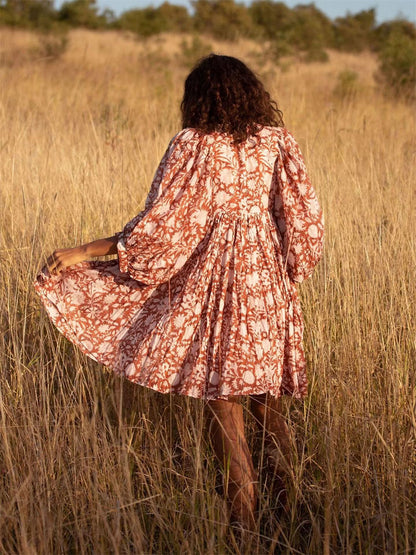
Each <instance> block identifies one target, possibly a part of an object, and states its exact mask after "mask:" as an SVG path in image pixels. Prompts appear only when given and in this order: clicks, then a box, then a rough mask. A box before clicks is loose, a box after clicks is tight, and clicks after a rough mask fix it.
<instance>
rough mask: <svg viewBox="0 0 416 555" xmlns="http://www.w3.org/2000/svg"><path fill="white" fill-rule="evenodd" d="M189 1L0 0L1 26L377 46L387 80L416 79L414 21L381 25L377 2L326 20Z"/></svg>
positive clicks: (320, 50)
mask: <svg viewBox="0 0 416 555" xmlns="http://www.w3.org/2000/svg"><path fill="white" fill-rule="evenodd" d="M191 5H192V13H190V12H189V11H188V10H187V8H186V7H184V6H177V5H174V4H171V3H169V2H164V3H163V4H162V5H161V6H158V7H152V6H148V7H145V8H140V9H133V10H128V11H125V12H123V13H121V14H120V15H119V16H116V15H115V14H114V12H112V11H111V10H103V11H101V12H100V11H99V9H98V7H97V5H96V2H95V0H72V1H67V2H64V3H63V4H62V5H61V7H60V8H55V6H54V2H53V0H0V25H3V26H14V27H23V28H29V29H40V30H44V31H48V30H49V31H53V30H57V29H61V30H62V29H69V28H74V27H85V28H88V29H119V30H126V31H131V32H133V33H135V34H137V35H138V36H139V37H150V36H152V35H157V34H159V33H162V32H180V33H183V32H186V33H198V34H204V35H208V36H211V37H213V38H216V39H221V40H226V41H235V40H237V39H239V38H242V37H246V38H250V39H254V40H259V41H267V42H268V43H269V44H270V50H271V52H272V55H273V57H274V58H275V59H276V61H277V60H278V59H279V58H280V57H283V56H288V55H298V54H300V55H302V58H303V59H304V60H305V61H322V62H323V61H325V60H326V59H327V57H328V56H327V52H326V50H327V49H336V50H341V51H345V52H362V51H363V50H366V49H367V50H368V49H369V50H372V51H375V52H377V53H378V55H379V57H380V62H381V67H382V70H383V71H384V74H385V77H386V79H387V80H389V81H390V84H391V86H393V87H395V88H397V89H398V90H399V89H403V90H404V89H406V90H407V89H411V88H412V87H414V85H415V84H416V27H415V25H414V24H413V23H412V22H410V21H408V20H406V19H396V20H392V21H387V22H384V23H381V24H379V25H378V24H377V22H376V11H375V9H369V10H363V11H360V12H358V13H355V14H352V13H347V14H346V15H345V16H344V17H338V18H336V19H334V20H331V19H330V18H328V17H327V16H326V15H325V14H324V13H323V12H322V11H320V10H319V9H318V8H317V7H316V6H315V5H314V4H313V3H312V4H300V5H297V6H295V7H294V8H289V7H288V6H286V5H285V4H284V3H283V2H274V1H272V0H253V1H252V2H251V4H249V5H246V4H242V3H238V2H235V1H234V0H192V1H191ZM383 68H384V69H383Z"/></svg>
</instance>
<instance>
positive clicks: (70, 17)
mask: <svg viewBox="0 0 416 555" xmlns="http://www.w3.org/2000/svg"><path fill="white" fill-rule="evenodd" d="M58 20H59V21H62V22H64V23H66V24H67V25H70V26H71V27H87V28H89V29H98V28H100V27H104V26H105V25H106V23H107V22H106V19H105V17H103V16H99V15H98V8H97V6H96V3H95V0H73V1H72V2H64V3H63V4H62V6H61V8H60V10H59V11H58Z"/></svg>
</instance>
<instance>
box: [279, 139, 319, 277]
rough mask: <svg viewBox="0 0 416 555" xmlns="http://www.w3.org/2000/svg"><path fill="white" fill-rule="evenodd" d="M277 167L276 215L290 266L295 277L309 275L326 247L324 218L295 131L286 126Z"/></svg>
mask: <svg viewBox="0 0 416 555" xmlns="http://www.w3.org/2000/svg"><path fill="white" fill-rule="evenodd" d="M280 153H281V156H278V158H277V161H276V167H275V176H276V179H277V190H278V192H277V194H276V195H275V200H274V217H275V220H276V223H277V226H278V228H279V231H280V234H281V236H282V242H283V256H284V260H285V264H286V270H287V272H288V275H289V277H290V279H291V280H292V281H295V282H301V281H303V280H304V279H306V278H308V277H309V276H310V275H311V274H312V272H313V269H314V267H315V266H316V264H317V263H318V262H319V260H320V258H321V255H322V249H323V236H324V219H323V213H322V210H321V207H320V205H319V202H318V199H317V196H316V193H315V191H314V189H313V187H312V185H311V182H310V180H309V177H308V174H307V172H306V168H305V163H304V160H303V157H302V154H301V151H300V148H299V145H298V144H297V142H296V141H295V139H294V137H293V135H291V133H289V131H287V130H285V134H284V139H283V141H282V144H281V148H280Z"/></svg>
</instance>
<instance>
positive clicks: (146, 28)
mask: <svg viewBox="0 0 416 555" xmlns="http://www.w3.org/2000/svg"><path fill="white" fill-rule="evenodd" d="M116 26H117V27H118V28H120V29H126V30H128V31H133V32H134V33H137V34H138V35H141V36H143V37H149V36H151V35H156V34H158V33H163V32H165V31H178V32H184V31H189V30H190V29H191V28H192V19H191V17H190V15H189V13H188V10H187V9H186V8H185V7H184V6H175V5H173V4H169V2H164V3H163V4H162V5H161V6H159V7H158V8H153V7H148V8H143V9H140V10H129V11H127V12H124V13H122V14H121V16H120V17H119V19H118V21H117V22H116Z"/></svg>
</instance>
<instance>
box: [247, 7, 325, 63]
mask: <svg viewBox="0 0 416 555" xmlns="http://www.w3.org/2000/svg"><path fill="white" fill-rule="evenodd" d="M249 12H250V15H251V17H252V18H253V22H254V23H255V25H256V26H257V27H258V28H259V29H261V33H262V35H263V36H264V37H266V38H268V39H269V40H271V41H273V46H272V49H273V52H274V53H275V55H276V56H277V57H279V52H280V53H281V54H282V55H284V54H287V53H290V52H298V51H303V52H306V53H307V58H308V59H310V60H311V61H312V60H318V61H323V60H325V59H326V58H327V55H326V53H325V51H324V48H326V47H329V46H331V45H332V44H333V26H332V22H331V20H330V19H329V18H328V17H326V16H325V15H324V14H323V13H322V12H321V11H320V10H318V8H316V6H315V5H314V4H305V5H298V6H296V7H295V8H294V9H293V10H291V9H290V8H288V7H287V6H286V5H285V4H283V3H281V2H273V1H272V0H256V1H255V2H253V3H252V4H251V6H250V8H249Z"/></svg>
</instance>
